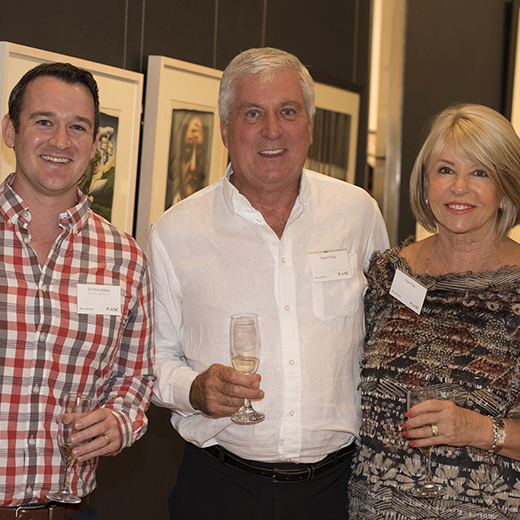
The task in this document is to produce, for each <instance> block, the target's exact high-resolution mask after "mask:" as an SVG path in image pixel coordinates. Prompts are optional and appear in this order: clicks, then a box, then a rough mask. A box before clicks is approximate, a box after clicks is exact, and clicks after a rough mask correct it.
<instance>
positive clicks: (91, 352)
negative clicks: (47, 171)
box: [0, 174, 153, 506]
mask: <svg viewBox="0 0 520 520" xmlns="http://www.w3.org/2000/svg"><path fill="white" fill-rule="evenodd" d="M13 178H14V174H11V175H10V176H9V177H8V178H7V179H6V180H5V181H4V182H3V183H2V184H1V185H0V505H5V506H11V505H16V504H20V503H26V502H34V501H40V502H41V501H46V500H47V499H46V498H45V495H46V494H47V493H49V492H50V491H57V490H58V489H60V487H61V484H62V482H63V476H64V471H65V468H64V464H63V462H62V459H61V456H60V452H59V449H58V444H57V425H56V416H57V415H58V413H59V410H60V405H61V404H62V398H63V397H64V395H65V394H66V393H68V392H81V393H84V394H88V395H90V396H93V397H95V398H96V399H97V402H98V406H104V407H106V408H110V409H111V410H112V411H113V412H114V413H115V415H116V417H117V419H118V420H119V423H120V427H121V431H122V433H123V447H125V446H129V445H130V444H131V443H132V442H134V441H135V440H137V439H138V438H139V437H140V436H141V435H142V434H143V433H144V431H145V429H146V424H147V420H146V416H145V412H146V409H147V408H148V405H149V401H150V397H151V389H152V385H153V368H152V366H153V290H152V283H151V278H150V273H149V270H148V264H147V261H146V259H145V256H144V254H143V252H142V251H141V249H140V248H139V246H137V244H136V243H135V242H134V240H133V239H132V238H131V237H129V236H127V235H126V234H125V233H122V232H121V231H119V230H117V229H116V228H115V227H114V226H113V225H111V224H110V223H108V222H107V221H106V220H104V219H103V218H101V217H99V216H98V215H96V214H95V213H93V212H91V211H90V210H89V209H88V201H87V199H86V198H85V196H84V195H82V194H81V193H80V192H78V197H77V200H78V201H79V202H78V203H77V205H76V206H74V207H73V208H71V209H70V210H68V211H66V212H64V213H62V214H61V215H60V221H59V224H60V226H61V227H62V233H61V234H60V236H59V237H58V238H57V239H56V242H55V243H54V245H53V247H52V250H51V252H50V254H49V257H48V258H47V261H46V262H45V265H44V266H40V265H39V263H38V260H37V258H36V254H35V253H34V251H33V250H32V249H31V247H30V243H31V236H30V233H29V231H28V224H29V222H30V219H31V214H30V208H28V207H27V205H26V204H25V203H24V202H23V201H22V200H21V199H20V198H19V197H18V196H17V195H16V194H15V193H14V191H13V190H12V189H11V187H10V185H11V184H12V180H13ZM78 283H86V284H96V285H119V286H120V287H121V306H122V311H121V315H120V316H114V315H110V316H108V315H104V314H78V312H77V296H76V294H77V285H78ZM96 466H97V460H93V461H90V463H83V464H76V465H75V470H74V474H73V478H72V492H73V493H78V494H79V495H80V496H85V495H87V494H88V493H90V492H91V491H92V490H93V488H94V487H95V485H96V482H95V469H96Z"/></svg>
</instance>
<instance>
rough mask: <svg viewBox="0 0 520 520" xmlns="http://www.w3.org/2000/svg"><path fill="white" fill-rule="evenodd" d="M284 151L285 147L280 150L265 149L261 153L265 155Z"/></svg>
mask: <svg viewBox="0 0 520 520" xmlns="http://www.w3.org/2000/svg"><path fill="white" fill-rule="evenodd" d="M283 151H284V149H283V148H280V149H278V150H263V151H261V152H260V153H261V154H264V155H276V154H277V153H282V152H283Z"/></svg>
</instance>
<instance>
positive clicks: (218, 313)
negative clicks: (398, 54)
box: [148, 48, 388, 520]
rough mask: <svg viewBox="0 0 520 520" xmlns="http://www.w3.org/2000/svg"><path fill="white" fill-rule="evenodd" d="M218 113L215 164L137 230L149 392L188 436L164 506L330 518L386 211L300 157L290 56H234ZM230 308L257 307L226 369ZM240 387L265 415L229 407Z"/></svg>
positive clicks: (342, 472) (304, 105)
mask: <svg viewBox="0 0 520 520" xmlns="http://www.w3.org/2000/svg"><path fill="white" fill-rule="evenodd" d="M219 112H220V118H221V134H222V139H223V142H224V144H225V146H226V147H227V148H228V149H229V153H230V158H231V164H230V165H229V167H228V169H227V172H226V175H225V177H224V178H222V179H221V180H220V181H218V182H217V183H215V184H213V185H211V186H209V187H208V188H206V189H204V190H202V191H199V192H197V193H196V194H194V195H193V196H191V197H189V198H188V199H185V200H184V201H182V202H180V203H179V204H177V205H175V206H174V207H173V208H171V209H170V210H168V211H167V212H166V213H165V214H164V215H163V216H161V217H160V218H159V219H158V220H157V221H156V222H155V224H154V225H153V226H152V229H151V232H150V236H149V244H148V255H149V260H150V263H151V268H152V274H153V279H154V287H155V295H156V363H157V366H156V369H157V376H158V379H157V382H156V386H155V400H156V403H157V404H159V405H162V406H166V407H168V408H170V409H171V410H172V412H173V413H172V424H173V426H174V427H175V428H176V429H177V431H178V432H179V433H180V435H181V436H182V437H183V438H184V439H185V440H186V441H187V446H186V451H185V455H184V460H183V465H182V467H181V471H180V473H179V476H178V479H177V484H176V487H175V489H174V491H173V493H172V495H171V497H170V515H171V518H175V519H185V518H203V517H204V518H206V519H207V518H210V519H211V518H215V519H221V518H226V519H234V518H237V519H239V518H240V519H241V518H243V517H244V516H246V517H247V518H248V519H251V518H255V519H256V518H258V519H270V520H271V519H277V518H280V519H281V518H283V519H288V518H299V519H306V518H309V519H311V518H318V517H319V518H327V519H328V520H330V519H335V518H338V519H339V518H341V519H342V520H344V519H345V518H346V517H347V510H346V505H347V492H346V488H347V483H348V478H349V475H350V460H351V458H352V455H353V452H354V451H355V438H356V435H357V434H358V430H359V426H360V421H361V413H360V406H359V396H358V393H357V384H358V381H359V360H360V355H361V351H362V343H363V336H364V316H363V292H364V289H365V278H364V275H363V268H364V267H366V266H367V265H368V261H369V259H370V256H371V255H372V253H373V252H374V251H375V250H378V249H385V248H387V247H388V239H387V235H386V230H385V226H384V223H383V220H382V217H381V214H380V212H379V210H378V208H377V205H376V203H375V201H374V200H373V199H371V198H370V197H369V195H368V194H367V193H366V192H364V191H363V190H362V189H360V188H358V187H355V186H352V185H349V184H347V183H345V182H342V181H338V180H335V179H332V178H330V177H326V176H323V175H321V174H318V173H315V172H310V171H306V170H304V169H303V166H304V163H305V159H306V155H307V152H308V148H309V146H310V144H311V142H312V125H313V115H314V85H313V81H312V78H311V77H310V75H309V73H308V71H307V69H306V68H305V67H304V66H303V65H302V64H301V63H300V62H299V60H298V59H297V58H296V57H295V56H293V55H291V54H288V53H286V52H283V51H280V50H277V49H270V48H263V49H250V50H249V51H245V52H243V53H241V54H240V55H238V56H237V57H236V58H235V59H234V60H233V61H232V62H231V63H230V65H229V66H228V67H227V69H226V71H225V72H224V75H223V77H222V81H221V87H220V95H219ZM239 312H253V313H256V314H257V315H258V317H259V326H260V336H261V341H262V354H261V361H260V367H259V371H258V372H259V373H258V374H255V375H245V374H241V373H239V372H237V371H236V370H234V369H233V368H231V357H230V349H229V324H230V316H231V315H232V314H235V313H239ZM244 398H248V399H254V400H255V402H254V406H255V408H257V409H258V410H260V411H262V412H263V413H264V414H265V421H263V422H260V423H258V424H255V425H246V426H244V425H238V424H234V423H233V422H232V421H231V419H230V416H231V415H232V414H233V413H234V412H236V411H237V410H238V408H239V407H240V406H241V404H242V403H243V399H244ZM281 483H283V484H281Z"/></svg>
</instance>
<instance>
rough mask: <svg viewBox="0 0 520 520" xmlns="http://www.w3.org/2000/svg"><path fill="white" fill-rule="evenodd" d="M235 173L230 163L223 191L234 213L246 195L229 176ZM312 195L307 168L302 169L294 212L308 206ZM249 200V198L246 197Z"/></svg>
mask: <svg viewBox="0 0 520 520" xmlns="http://www.w3.org/2000/svg"><path fill="white" fill-rule="evenodd" d="M231 175H233V167H232V165H231V163H229V165H228V167H227V169H226V173H225V174H224V181H223V191H224V200H225V202H226V205H227V207H228V208H229V210H230V211H231V213H233V215H235V214H236V212H237V208H238V207H239V206H238V204H243V203H244V202H243V201H244V199H245V197H244V196H243V195H241V194H240V192H239V191H238V190H237V189H236V188H235V186H233V184H231V181H230V180H229V178H230V177H231ZM309 196H310V187H309V183H308V181H307V172H306V170H302V174H301V175H300V191H299V193H298V197H297V198H296V202H295V203H294V208H293V213H294V212H295V210H296V209H297V208H298V213H300V212H301V211H303V210H304V209H305V207H306V205H307V204H306V201H307V200H308V198H309ZM246 200H247V199H246ZM239 201H240V202H239Z"/></svg>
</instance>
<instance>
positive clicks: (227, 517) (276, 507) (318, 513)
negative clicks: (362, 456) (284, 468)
mask: <svg viewBox="0 0 520 520" xmlns="http://www.w3.org/2000/svg"><path fill="white" fill-rule="evenodd" d="M351 471H352V470H351V460H347V461H344V462H341V463H339V464H338V465H337V466H336V467H334V468H332V469H330V470H328V471H325V472H323V473H321V474H320V475H318V476H317V477H315V478H314V479H313V480H311V481H309V482H273V481H272V480H270V479H267V478H264V477H260V476H257V475H252V474H250V473H245V472H243V471H240V470H239V469H235V468H232V467H230V466H227V465H225V464H223V463H221V462H220V461H218V460H217V459H215V458H213V457H211V456H210V455H208V454H207V453H205V452H204V451H203V450H201V449H200V448H197V447H195V446H193V445H192V444H189V443H187V444H186V448H185V450H184V459H183V461H182V465H181V468H180V470H179V475H178V476H177V483H176V484H175V487H174V488H173V491H172V494H171V495H170V499H169V510H170V519H171V520H201V519H204V520H244V519H247V520H315V519H316V520H322V519H327V520H346V519H348V496H347V486H348V481H349V478H350V474H351Z"/></svg>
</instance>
